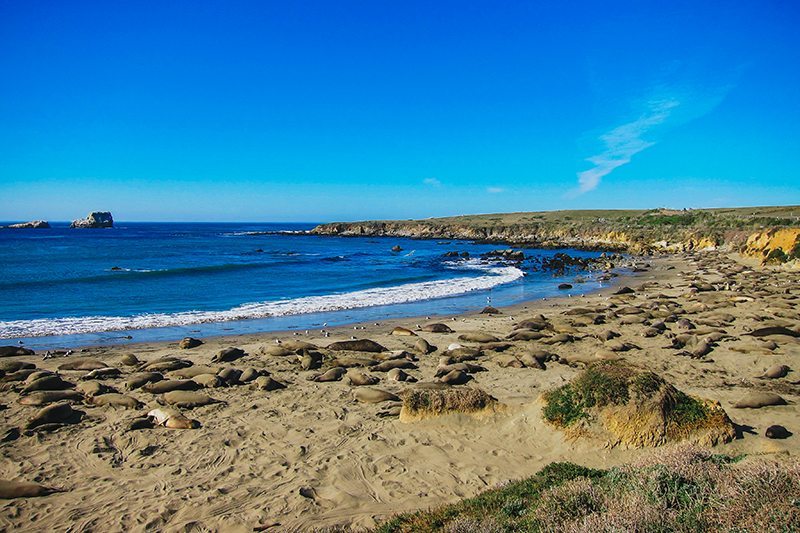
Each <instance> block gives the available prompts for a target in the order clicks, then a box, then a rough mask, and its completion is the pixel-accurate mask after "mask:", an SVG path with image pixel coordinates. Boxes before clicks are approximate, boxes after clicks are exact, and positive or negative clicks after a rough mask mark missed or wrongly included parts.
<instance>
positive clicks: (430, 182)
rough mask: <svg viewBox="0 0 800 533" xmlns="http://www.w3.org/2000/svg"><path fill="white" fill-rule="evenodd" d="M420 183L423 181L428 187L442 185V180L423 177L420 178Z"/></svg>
mask: <svg viewBox="0 0 800 533" xmlns="http://www.w3.org/2000/svg"><path fill="white" fill-rule="evenodd" d="M422 183H424V184H425V185H428V186H430V187H441V186H442V182H441V181H439V180H437V179H436V178H425V179H424V180H422Z"/></svg>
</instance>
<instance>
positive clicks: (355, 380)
mask: <svg viewBox="0 0 800 533" xmlns="http://www.w3.org/2000/svg"><path fill="white" fill-rule="evenodd" d="M347 379H348V380H349V381H350V385H353V386H354V387H361V386H363V385H375V384H376V383H378V382H379V381H380V378H378V377H376V376H370V375H369V374H364V373H363V372H358V371H355V370H350V371H348V372H347Z"/></svg>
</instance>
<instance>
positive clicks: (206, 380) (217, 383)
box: [192, 374, 225, 389]
mask: <svg viewBox="0 0 800 533" xmlns="http://www.w3.org/2000/svg"><path fill="white" fill-rule="evenodd" d="M192 381H194V382H195V383H197V384H198V385H200V386H201V387H203V388H204V389H216V388H218V387H223V386H224V385H225V382H224V381H223V380H222V379H220V377H219V376H217V375H216V374H200V375H199V376H195V377H193V378H192Z"/></svg>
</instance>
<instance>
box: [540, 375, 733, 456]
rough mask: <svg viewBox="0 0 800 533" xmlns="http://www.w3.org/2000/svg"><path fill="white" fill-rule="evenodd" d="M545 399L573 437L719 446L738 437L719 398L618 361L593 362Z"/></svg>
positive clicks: (547, 411) (550, 417)
mask: <svg viewBox="0 0 800 533" xmlns="http://www.w3.org/2000/svg"><path fill="white" fill-rule="evenodd" d="M542 399H543V401H544V408H543V410H542V415H543V416H544V419H545V420H547V421H548V422H550V423H551V424H553V425H555V426H556V427H559V428H562V429H564V430H565V431H566V432H567V434H568V435H569V436H570V437H579V436H594V437H597V438H601V439H606V440H607V441H608V442H609V444H610V445H612V446H614V445H617V444H625V445H628V446H633V447H645V446H661V445H663V444H667V443H670V442H677V441H683V440H688V441H690V442H693V443H696V444H699V445H702V446H714V445H716V444H718V443H720V442H729V441H731V440H733V439H734V438H735V436H736V431H735V429H734V425H733V423H732V422H731V420H730V418H728V415H727V414H726V413H725V411H724V410H723V409H722V406H721V405H720V404H719V402H713V401H710V400H704V399H701V398H694V397H692V396H689V395H687V394H685V393H683V392H681V391H679V390H678V389H676V388H675V387H674V386H672V385H670V384H669V383H667V382H666V381H664V380H663V379H662V378H661V377H659V376H657V375H656V374H653V373H652V372H647V371H643V370H639V369H636V368H635V367H633V366H630V365H629V364H626V363H622V362H619V361H603V362H599V363H596V364H593V365H591V366H589V367H588V368H586V370H584V371H583V372H582V373H581V374H580V375H578V377H576V378H575V379H573V380H572V381H571V382H570V383H567V384H566V385H563V386H561V387H559V388H557V389H554V390H552V391H549V392H547V393H545V394H544V395H543V396H542Z"/></svg>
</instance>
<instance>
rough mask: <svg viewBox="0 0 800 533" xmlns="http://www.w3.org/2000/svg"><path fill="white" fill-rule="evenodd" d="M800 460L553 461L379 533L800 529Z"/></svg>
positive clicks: (689, 455)
mask: <svg viewBox="0 0 800 533" xmlns="http://www.w3.org/2000/svg"><path fill="white" fill-rule="evenodd" d="M798 494H800V462H798V461H797V460H796V459H786V458H785V459H781V460H777V459H768V458H764V457H758V458H745V459H744V460H742V458H741V457H729V456H726V455H717V454H713V453H711V452H710V451H708V450H704V449H701V448H697V447H695V446H693V445H688V444H683V445H680V446H671V447H666V448H663V449H660V450H657V451H653V452H650V454H649V455H648V456H646V457H645V458H644V459H642V460H640V461H638V462H636V463H633V464H631V465H626V466H622V467H618V468H612V469H610V470H594V469H590V468H584V467H581V466H578V465H575V464H571V463H551V464H549V465H547V466H546V467H545V468H543V469H542V470H541V471H539V472H538V473H537V474H535V475H534V476H532V477H530V478H527V479H523V480H521V481H515V482H511V483H508V484H506V485H504V486H501V487H499V488H495V489H492V490H489V491H486V492H484V493H482V494H479V495H478V496H476V497H474V498H469V499H466V500H462V501H460V502H458V503H455V504H452V505H446V506H443V507H440V508H438V509H433V510H429V511H418V512H414V513H406V514H403V515H398V516H396V517H394V518H392V519H390V520H388V521H387V522H385V523H384V524H382V525H381V526H379V527H378V528H377V531H378V532H381V533H400V532H412V531H413V532H426V531H427V532H431V531H443V532H449V533H456V532H458V533H478V532H480V533H495V532H498V533H499V532H509V531H567V532H587V533H595V532H597V531H796V530H799V529H800V506H798V505H797V495H798Z"/></svg>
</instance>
